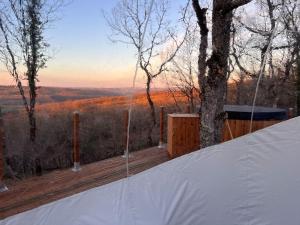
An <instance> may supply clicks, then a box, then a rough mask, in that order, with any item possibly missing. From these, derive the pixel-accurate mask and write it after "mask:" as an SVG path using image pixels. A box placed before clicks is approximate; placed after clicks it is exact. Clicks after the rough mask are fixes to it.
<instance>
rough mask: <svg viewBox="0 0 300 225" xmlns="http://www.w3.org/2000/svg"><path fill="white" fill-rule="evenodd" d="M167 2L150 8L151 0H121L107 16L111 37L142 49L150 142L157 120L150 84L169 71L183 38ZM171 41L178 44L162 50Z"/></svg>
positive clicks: (158, 2)
mask: <svg viewBox="0 0 300 225" xmlns="http://www.w3.org/2000/svg"><path fill="white" fill-rule="evenodd" d="M167 5H168V1H167V0H160V1H158V0H154V6H153V8H152V9H153V10H152V12H151V11H150V8H151V7H150V6H151V1H147V0H120V1H119V3H118V4H117V5H116V6H115V7H114V8H113V10H112V12H111V15H110V16H105V18H106V20H107V22H108V25H109V26H110V28H111V29H112V32H113V34H112V38H111V39H112V40H113V41H119V42H122V43H127V44H131V45H133V46H134V47H135V49H136V50H137V52H138V53H139V54H138V57H139V67H140V68H141V70H142V71H143V73H144V75H145V76H146V95H147V100H148V105H149V107H150V114H151V119H152V126H151V127H150V128H149V134H148V143H149V145H152V144H153V143H152V137H151V135H152V130H153V128H154V127H155V126H156V124H157V119H156V114H155V106H154V102H153V100H152V98H151V85H152V82H153V80H154V79H155V78H157V77H158V76H160V75H161V74H162V73H163V72H165V71H167V66H168V64H169V63H170V62H171V61H172V59H173V58H174V57H175V55H176V53H177V51H178V49H179V47H180V46H181V45H182V41H179V37H178V36H177V35H176V33H175V31H174V29H172V28H171V26H170V23H169V21H168V18H167ZM148 18H149V20H148V21H149V23H148V24H147V22H146V21H147V19H148ZM146 25H148V28H147V27H146ZM144 33H145V36H144V37H145V39H144V40H143V34H144ZM171 43H172V45H175V48H173V49H174V51H172V52H170V51H163V50H165V49H166V48H167V47H168V45H170V44H171Z"/></svg>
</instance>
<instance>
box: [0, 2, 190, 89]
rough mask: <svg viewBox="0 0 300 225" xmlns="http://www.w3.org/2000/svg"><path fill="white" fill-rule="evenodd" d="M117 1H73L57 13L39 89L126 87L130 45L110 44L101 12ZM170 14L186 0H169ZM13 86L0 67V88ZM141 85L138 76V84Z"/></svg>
mask: <svg viewBox="0 0 300 225" xmlns="http://www.w3.org/2000/svg"><path fill="white" fill-rule="evenodd" d="M117 2H118V1H117V0H109V1H108V0H73V1H72V3H71V4H69V5H68V6H66V7H64V8H63V9H62V10H61V11H60V12H59V13H58V17H59V20H57V21H55V22H54V23H53V24H52V26H51V28H50V29H49V30H48V31H47V33H46V35H47V40H48V42H49V43H50V45H51V47H50V53H51V55H52V56H53V57H52V59H51V60H50V61H49V62H48V64H47V68H46V69H43V70H42V71H41V72H40V77H39V79H40V83H39V85H42V86H59V87H99V88H101V87H130V86H131V83H132V76H133V71H134V66H135V61H136V59H135V51H134V49H133V48H132V47H131V46H126V45H124V44H114V43H112V42H111V41H110V40H109V39H108V36H109V34H110V29H109V27H108V26H107V24H106V21H105V19H104V18H103V14H102V10H104V11H105V12H110V10H111V8H112V7H113V6H114V5H116V3H117ZM170 2H171V6H170V15H171V16H172V17H173V16H174V17H176V16H178V11H179V7H180V6H183V5H184V4H186V0H176V1H170ZM3 84H4V85H14V82H13V80H12V79H11V78H10V77H9V75H8V74H7V73H6V72H5V69H4V67H3V66H1V68H0V85H3ZM139 84H140V85H142V84H143V80H142V78H141V77H140V78H139V80H138V85H139Z"/></svg>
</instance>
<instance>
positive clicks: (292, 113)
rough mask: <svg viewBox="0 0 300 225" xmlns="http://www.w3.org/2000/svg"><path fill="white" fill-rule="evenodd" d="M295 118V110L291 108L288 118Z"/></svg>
mask: <svg viewBox="0 0 300 225" xmlns="http://www.w3.org/2000/svg"><path fill="white" fill-rule="evenodd" d="M293 117H294V108H289V111H288V118H289V119H292V118H293Z"/></svg>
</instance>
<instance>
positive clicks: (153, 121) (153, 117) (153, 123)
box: [146, 76, 156, 146]
mask: <svg viewBox="0 0 300 225" xmlns="http://www.w3.org/2000/svg"><path fill="white" fill-rule="evenodd" d="M151 82H152V79H151V77H150V76H147V84H146V85H147V87H146V95H147V101H148V104H149V107H150V118H151V125H150V127H149V130H148V137H147V139H148V145H149V146H152V145H153V140H152V131H153V129H154V127H155V126H156V115H155V107H154V103H153V101H152V98H151V94H150V92H151Z"/></svg>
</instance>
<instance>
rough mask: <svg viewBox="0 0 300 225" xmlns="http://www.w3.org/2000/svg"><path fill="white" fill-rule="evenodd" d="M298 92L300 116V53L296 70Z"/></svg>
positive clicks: (299, 113)
mask: <svg viewBox="0 0 300 225" xmlns="http://www.w3.org/2000/svg"><path fill="white" fill-rule="evenodd" d="M296 79H297V81H296V82H297V83H296V91H297V116H300V52H299V50H298V53H297V68H296Z"/></svg>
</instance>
